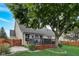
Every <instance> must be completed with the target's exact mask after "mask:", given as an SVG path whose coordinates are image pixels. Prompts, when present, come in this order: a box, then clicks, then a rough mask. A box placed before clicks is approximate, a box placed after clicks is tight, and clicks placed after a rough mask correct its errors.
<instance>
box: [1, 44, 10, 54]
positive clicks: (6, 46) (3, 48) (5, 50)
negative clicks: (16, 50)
mask: <svg viewBox="0 0 79 59" xmlns="http://www.w3.org/2000/svg"><path fill="white" fill-rule="evenodd" d="M9 48H10V45H9V44H7V43H5V44H1V45H0V54H1V55H2V54H9V53H10V50H9Z"/></svg>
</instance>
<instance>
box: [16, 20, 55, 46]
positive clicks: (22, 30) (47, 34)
mask: <svg viewBox="0 0 79 59" xmlns="http://www.w3.org/2000/svg"><path fill="white" fill-rule="evenodd" d="M15 35H16V38H18V39H22V44H23V45H26V44H37V45H38V44H53V43H55V40H54V37H55V36H54V33H53V31H52V30H50V29H47V28H42V29H36V30H35V29H32V28H26V27H25V26H24V25H21V24H19V22H18V21H16V23H15Z"/></svg>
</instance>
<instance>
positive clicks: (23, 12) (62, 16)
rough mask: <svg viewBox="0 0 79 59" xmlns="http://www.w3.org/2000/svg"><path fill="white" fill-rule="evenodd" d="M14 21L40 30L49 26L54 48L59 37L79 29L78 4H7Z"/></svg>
mask: <svg viewBox="0 0 79 59" xmlns="http://www.w3.org/2000/svg"><path fill="white" fill-rule="evenodd" d="M8 6H9V7H10V9H11V10H12V11H13V13H14V16H15V18H16V19H19V20H20V23H22V24H24V25H26V27H32V28H42V27H45V26H46V25H49V26H50V27H51V28H52V31H53V32H54V34H55V40H56V41H55V42H56V47H57V46H58V40H59V37H60V36H61V35H62V34H63V33H67V32H68V31H71V30H73V29H74V27H75V26H77V27H79V24H78V23H79V20H78V16H79V4H63V3H59V4H56V3H53V4H48V3H46V4H40V3H38V4H9V5H8Z"/></svg>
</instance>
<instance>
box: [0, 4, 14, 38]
mask: <svg viewBox="0 0 79 59" xmlns="http://www.w3.org/2000/svg"><path fill="white" fill-rule="evenodd" d="M14 23H15V19H14V17H13V14H12V12H11V11H10V9H9V8H8V7H7V6H6V4H4V3H0V28H1V27H4V29H5V32H6V33H7V35H8V37H9V36H10V30H13V29H14V25H15V24H14Z"/></svg>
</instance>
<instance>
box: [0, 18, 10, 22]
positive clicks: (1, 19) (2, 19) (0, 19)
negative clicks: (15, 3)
mask: <svg viewBox="0 0 79 59" xmlns="http://www.w3.org/2000/svg"><path fill="white" fill-rule="evenodd" d="M0 21H3V22H7V23H8V22H9V21H8V20H6V19H4V18H0Z"/></svg>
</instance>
